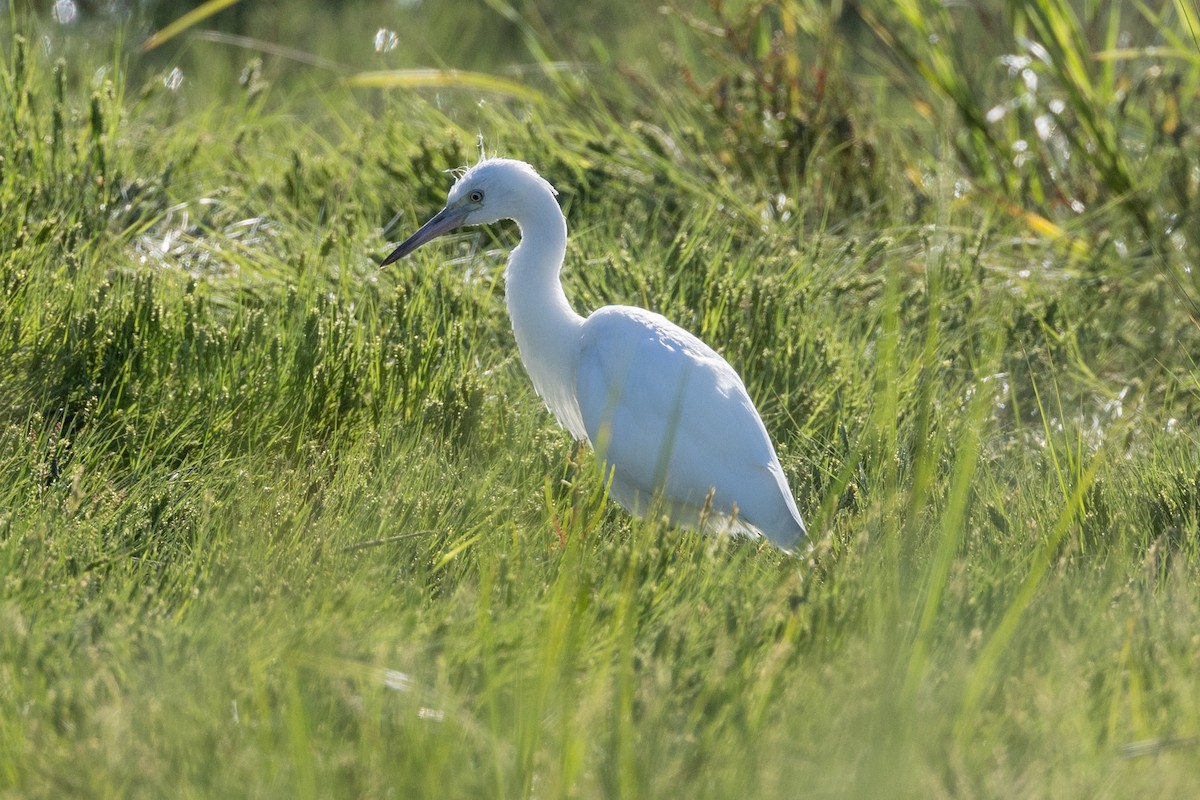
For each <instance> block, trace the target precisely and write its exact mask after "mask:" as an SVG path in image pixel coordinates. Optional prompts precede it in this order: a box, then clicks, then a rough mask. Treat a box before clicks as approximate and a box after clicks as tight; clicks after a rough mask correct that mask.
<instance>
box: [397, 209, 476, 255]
mask: <svg viewBox="0 0 1200 800" xmlns="http://www.w3.org/2000/svg"><path fill="white" fill-rule="evenodd" d="M466 216H467V212H466V211H464V210H462V209H458V208H454V209H452V208H450V207H449V206H447V207H446V208H443V209H442V210H441V211H439V212H438V213H437V214H436V215H435V216H434V217H433V219H431V220H429V222H426V223H425V224H424V225H422V226H421V228H420V230H418V231H417V232H416V233H414V234H413V235H412V236H410V237H408V238H407V239H405V240H404V242H403V243H401V245H400V246H399V247H397V248H396V249H395V250H393V251H392V254H391V255H390V256H388V257H387V258H385V259H384V260H383V263H382V264H380V265H379V268H380V269H383V268H384V267H386V266H387V265H388V264H391V263H393V262H395V261H399V260H400V259H402V258H404V257H405V256H406V255H408V254H409V253H411V252H412V251H414V250H416V249H417V248H418V247H420V246H421V245H423V244H425V243H426V242H430V241H432V240H434V239H436V238H437V237H439V236H441V235H442V234H445V233H449V232H450V231H452V230H454V229H455V228H457V227H458V226H459V225H462V224H463V221H464V220H465V219H466Z"/></svg>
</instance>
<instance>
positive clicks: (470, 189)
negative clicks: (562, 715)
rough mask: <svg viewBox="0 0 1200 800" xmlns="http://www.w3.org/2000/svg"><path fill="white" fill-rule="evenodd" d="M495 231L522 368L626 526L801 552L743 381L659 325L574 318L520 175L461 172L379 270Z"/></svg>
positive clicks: (538, 204)
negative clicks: (584, 454)
mask: <svg viewBox="0 0 1200 800" xmlns="http://www.w3.org/2000/svg"><path fill="white" fill-rule="evenodd" d="M500 219H512V220H515V221H516V223H517V225H518V226H519V227H520V229H521V243H520V245H518V246H517V248H516V249H515V250H514V251H513V253H512V256H511V257H510V258H509V261H508V268H507V269H506V270H505V273H504V277H505V300H506V302H507V304H508V311H509V316H510V317H511V318H512V324H513V333H514V334H515V336H516V339H517V347H518V348H519V349H520V352H521V359H522V361H524V363H525V367H526V369H527V370H528V371H529V376H530V378H531V379H532V380H533V385H534V388H535V389H536V390H537V392H538V394H539V395H541V397H542V398H543V399H544V400H545V401H546V405H547V406H548V407H549V408H550V411H551V412H553V414H554V416H555V417H556V418H557V419H558V421H559V423H560V424H562V426H563V427H564V428H566V429H567V430H568V431H570V432H571V434H572V435H573V436H575V438H576V439H580V440H586V441H587V442H589V443H590V444H591V445H592V447H593V448H594V449H595V451H596V454H597V455H598V456H599V457H600V458H602V459H603V460H604V461H605V462H606V463H607V464H608V466H609V467H611V469H612V488H611V492H610V494H611V496H612V497H613V499H615V500H616V501H617V502H618V503H620V504H621V505H622V506H624V507H625V508H626V509H628V510H630V511H631V512H633V513H635V514H644V513H646V512H647V511H648V510H650V509H651V508H652V505H651V504H652V503H653V502H655V501H656V500H658V501H661V503H662V510H663V511H664V512H665V513H666V514H667V515H668V516H669V517H670V519H671V520H672V521H673V522H675V523H677V524H681V525H687V526H690V527H701V526H703V527H706V528H714V529H729V530H733V531H735V532H739V533H748V534H764V535H766V536H767V537H768V538H769V539H770V540H771V541H773V542H774V543H775V544H777V545H779V546H781V547H785V548H790V547H793V546H795V545H797V544H799V543H800V542H801V541H802V540H803V539H804V537H805V536H806V531H805V528H804V523H803V521H802V520H801V518H800V512H799V511H798V510H797V508H796V502H795V500H794V499H793V498H792V493H791V490H790V489H789V488H788V484H787V479H786V477H785V476H784V474H783V468H782V467H781V466H780V465H779V459H778V457H777V456H776V455H775V448H774V447H773V446H772V445H771V440H770V438H769V437H768V436H767V431H766V428H765V427H764V426H763V423H762V419H761V418H760V417H759V415H758V412H757V410H755V408H754V403H752V402H751V400H750V397H749V395H748V394H747V393H746V387H745V386H744V385H743V383H742V380H741V378H740V377H738V374H737V373H736V372H735V371H734V370H733V368H732V367H731V366H729V364H728V363H727V362H726V361H725V359H723V358H721V356H719V355H718V354H717V353H716V352H715V351H713V349H712V348H710V347H709V346H708V345H706V344H704V342H702V341H700V340H699V339H698V338H696V337H695V336H693V335H692V334H690V333H688V332H687V331H685V330H683V329H682V328H680V327H679V326H678V325H675V324H673V323H672V322H670V321H669V320H667V319H666V318H665V317H663V316H661V315H659V314H655V313H652V312H650V311H646V310H644V309H641V308H631V307H629V306H605V307H604V308H601V309H598V310H597V311H595V312H593V313H592V314H591V315H590V316H588V317H587V318H586V319H585V318H583V317H581V316H579V315H578V314H576V313H575V311H574V310H573V309H572V308H571V305H570V303H568V302H567V298H566V295H565V294H564V293H563V289H562V283H561V281H560V280H559V271H560V270H561V268H562V263H563V258H564V256H565V255H566V248H567V224H566V219H565V218H564V217H563V214H562V211H561V210H560V209H559V207H558V202H557V201H556V200H555V192H554V188H553V187H552V186H551V185H550V184H549V183H547V182H546V180H545V179H543V178H542V177H541V176H540V175H538V174H537V173H536V172H535V171H534V170H533V168H532V167H530V166H529V165H528V164H525V163H523V162H521V161H512V160H508V159H498V158H493V159H487V160H484V161H482V162H480V163H479V164H478V165H476V166H475V167H473V168H471V169H470V170H468V171H467V172H466V173H465V174H464V175H463V176H462V177H461V178H459V179H458V181H457V182H456V183H455V184H454V186H453V187H452V188H451V189H450V194H449V198H448V200H447V203H446V207H445V208H444V209H442V211H441V212H439V213H438V214H437V215H436V216H435V217H434V218H433V219H431V220H429V222H427V223H426V224H425V225H424V226H422V227H421V229H420V230H418V231H417V232H416V233H414V234H413V235H412V236H411V237H409V239H408V240H407V241H405V242H404V243H403V244H401V245H400V246H399V247H397V248H396V249H395V250H394V251H393V252H392V254H391V255H389V256H388V257H387V258H386V259H385V260H384V262H383V264H384V265H385V266H386V265H387V264H390V263H392V262H393V261H396V260H397V259H399V258H402V257H403V256H405V255H407V254H409V253H411V252H412V251H414V250H416V249H417V248H418V247H420V246H421V245H422V244H425V243H426V242H428V241H430V240H431V239H434V238H436V237H438V236H440V235H442V234H444V233H447V232H448V231H451V230H453V229H454V228H457V227H459V226H460V225H480V224H488V223H491V222H496V221H497V220H500Z"/></svg>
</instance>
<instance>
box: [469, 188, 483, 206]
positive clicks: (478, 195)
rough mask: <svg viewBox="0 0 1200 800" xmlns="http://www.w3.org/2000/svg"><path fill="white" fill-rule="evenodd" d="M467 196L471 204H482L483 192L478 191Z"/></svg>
mask: <svg viewBox="0 0 1200 800" xmlns="http://www.w3.org/2000/svg"><path fill="white" fill-rule="evenodd" d="M469 196H470V198H471V202H472V203H482V202H483V192H481V191H479V190H478V189H476V190H475V191H473V192H471V194H470V195H469Z"/></svg>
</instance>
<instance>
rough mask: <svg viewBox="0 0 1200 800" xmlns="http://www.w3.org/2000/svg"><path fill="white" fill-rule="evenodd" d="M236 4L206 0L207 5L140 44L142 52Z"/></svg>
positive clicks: (233, 1)
mask: <svg viewBox="0 0 1200 800" xmlns="http://www.w3.org/2000/svg"><path fill="white" fill-rule="evenodd" d="M237 2H238V0H208V2H207V3H204V4H202V5H200V6H199V7H197V8H194V9H192V10H191V11H189V12H188V13H186V14H184V15H183V16H182V17H180V18H179V19H177V20H175V21H174V22H172V23H171V24H170V25H168V26H167V27H165V28H163V29H162V30H160V31H158V32H157V33H155V34H154V35H153V36H151V37H150V38H149V39H147V40H146V41H144V42H142V52H143V53H146V52H149V51H150V50H153V49H154V48H156V47H158V46H160V45H162V44H165V43H166V42H168V41H170V40H171V39H174V38H175V37H176V36H178V35H179V34H181V33H183V32H184V31H186V30H187V29H188V28H190V27H192V26H193V25H196V24H198V23H200V22H203V21H204V20H206V19H208V18H209V17H211V16H212V15H213V14H216V13H217V12H218V11H221V10H222V9H225V8H228V7H229V6H231V5H233V4H234V3H237Z"/></svg>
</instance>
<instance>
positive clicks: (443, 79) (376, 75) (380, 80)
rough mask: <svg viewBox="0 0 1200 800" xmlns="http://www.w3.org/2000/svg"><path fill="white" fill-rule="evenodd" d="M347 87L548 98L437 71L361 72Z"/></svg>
mask: <svg viewBox="0 0 1200 800" xmlns="http://www.w3.org/2000/svg"><path fill="white" fill-rule="evenodd" d="M346 85H347V86H354V87H359V88H377V89H477V90H480V91H485V92H494V93H496V94H500V95H507V96H509V97H514V98H517V99H519V100H525V101H528V102H531V103H538V104H544V103H546V102H548V101H547V98H546V96H545V95H544V94H542V93H541V92H539V91H538V90H536V89H533V88H530V87H529V86H526V85H524V84H521V83H518V82H517V81H512V80H509V79H507V78H501V77H498V76H496V75H488V74H486V73H482V72H467V71H463V70H455V69H449V70H438V69H399V70H378V71H375V72H360V73H358V74H356V75H351V76H350V77H349V78H347V79H346Z"/></svg>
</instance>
